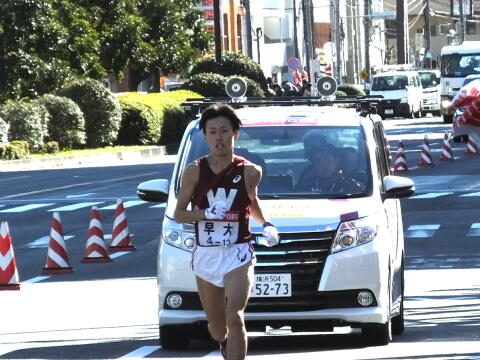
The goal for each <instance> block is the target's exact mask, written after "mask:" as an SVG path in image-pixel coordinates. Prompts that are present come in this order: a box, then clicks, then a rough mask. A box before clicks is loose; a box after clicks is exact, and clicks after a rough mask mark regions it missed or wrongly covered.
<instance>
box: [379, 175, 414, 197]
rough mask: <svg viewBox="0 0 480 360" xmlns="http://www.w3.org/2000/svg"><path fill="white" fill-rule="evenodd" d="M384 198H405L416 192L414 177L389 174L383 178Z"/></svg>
mask: <svg viewBox="0 0 480 360" xmlns="http://www.w3.org/2000/svg"><path fill="white" fill-rule="evenodd" d="M383 187H384V189H385V193H384V198H396V199H398V198H403V197H408V196H410V195H412V194H413V193H414V192H415V183H414V182H413V180H412V179H409V178H407V177H403V176H394V175H388V176H385V177H384V178H383Z"/></svg>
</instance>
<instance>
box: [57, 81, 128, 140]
mask: <svg viewBox="0 0 480 360" xmlns="http://www.w3.org/2000/svg"><path fill="white" fill-rule="evenodd" d="M58 95H60V96H65V97H67V98H70V99H72V100H73V101H74V102H75V103H76V104H77V105H78V106H79V107H80V109H81V110H82V112H83V116H84V118H85V132H86V138H87V141H86V142H87V145H88V146H90V147H102V146H107V145H113V144H114V143H115V141H116V140H117V135H118V130H119V128H120V122H121V120H122V110H121V107H120V103H119V101H118V100H117V99H116V98H115V97H114V96H113V94H112V93H111V92H110V90H108V89H107V88H106V87H105V85H103V84H102V83H101V82H99V81H96V80H92V79H81V80H76V81H74V82H72V83H70V84H68V85H67V86H66V87H64V88H63V89H61V90H60V91H59V93H58Z"/></svg>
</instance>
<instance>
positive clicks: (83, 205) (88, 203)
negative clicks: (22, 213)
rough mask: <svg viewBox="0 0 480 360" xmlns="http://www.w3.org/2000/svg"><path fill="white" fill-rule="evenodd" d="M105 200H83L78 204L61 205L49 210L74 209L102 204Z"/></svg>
mask: <svg viewBox="0 0 480 360" xmlns="http://www.w3.org/2000/svg"><path fill="white" fill-rule="evenodd" d="M102 202H103V201H94V202H82V203H78V204H73V205H67V206H61V207H59V208H55V209H50V210H48V211H73V210H77V209H81V208H85V207H90V206H93V205H97V204H101V203H102Z"/></svg>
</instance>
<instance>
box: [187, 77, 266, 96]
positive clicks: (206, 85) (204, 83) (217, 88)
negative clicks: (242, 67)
mask: <svg viewBox="0 0 480 360" xmlns="http://www.w3.org/2000/svg"><path fill="white" fill-rule="evenodd" d="M233 77H238V76H229V77H226V76H222V75H219V74H213V73H202V74H197V75H194V76H192V77H191V78H190V79H188V80H187V81H186V82H185V83H184V84H183V85H182V89H187V90H191V91H195V92H196V93H199V94H201V95H202V96H205V97H226V96H227V93H226V91H225V85H226V83H227V81H228V80H230V79H231V78H233ZM242 78H243V79H244V80H245V82H246V83H247V94H246V96H247V97H252V96H253V97H264V96H265V92H264V91H263V90H262V88H261V87H260V86H259V85H258V84H257V83H256V82H255V81H253V80H251V79H249V78H246V77H243V76H242Z"/></svg>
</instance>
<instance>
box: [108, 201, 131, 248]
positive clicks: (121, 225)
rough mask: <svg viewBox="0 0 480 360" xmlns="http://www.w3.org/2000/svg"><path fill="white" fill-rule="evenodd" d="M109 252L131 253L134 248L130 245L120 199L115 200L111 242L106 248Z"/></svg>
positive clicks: (125, 217) (125, 218)
mask: <svg viewBox="0 0 480 360" xmlns="http://www.w3.org/2000/svg"><path fill="white" fill-rule="evenodd" d="M108 250H110V251H132V250H135V247H134V246H133V245H132V244H131V239H130V234H129V232H128V225H127V216H126V214H125V209H124V207H123V201H122V199H117V207H116V208H115V220H114V222H113V230H112V242H111V243H110V246H109V248H108Z"/></svg>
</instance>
